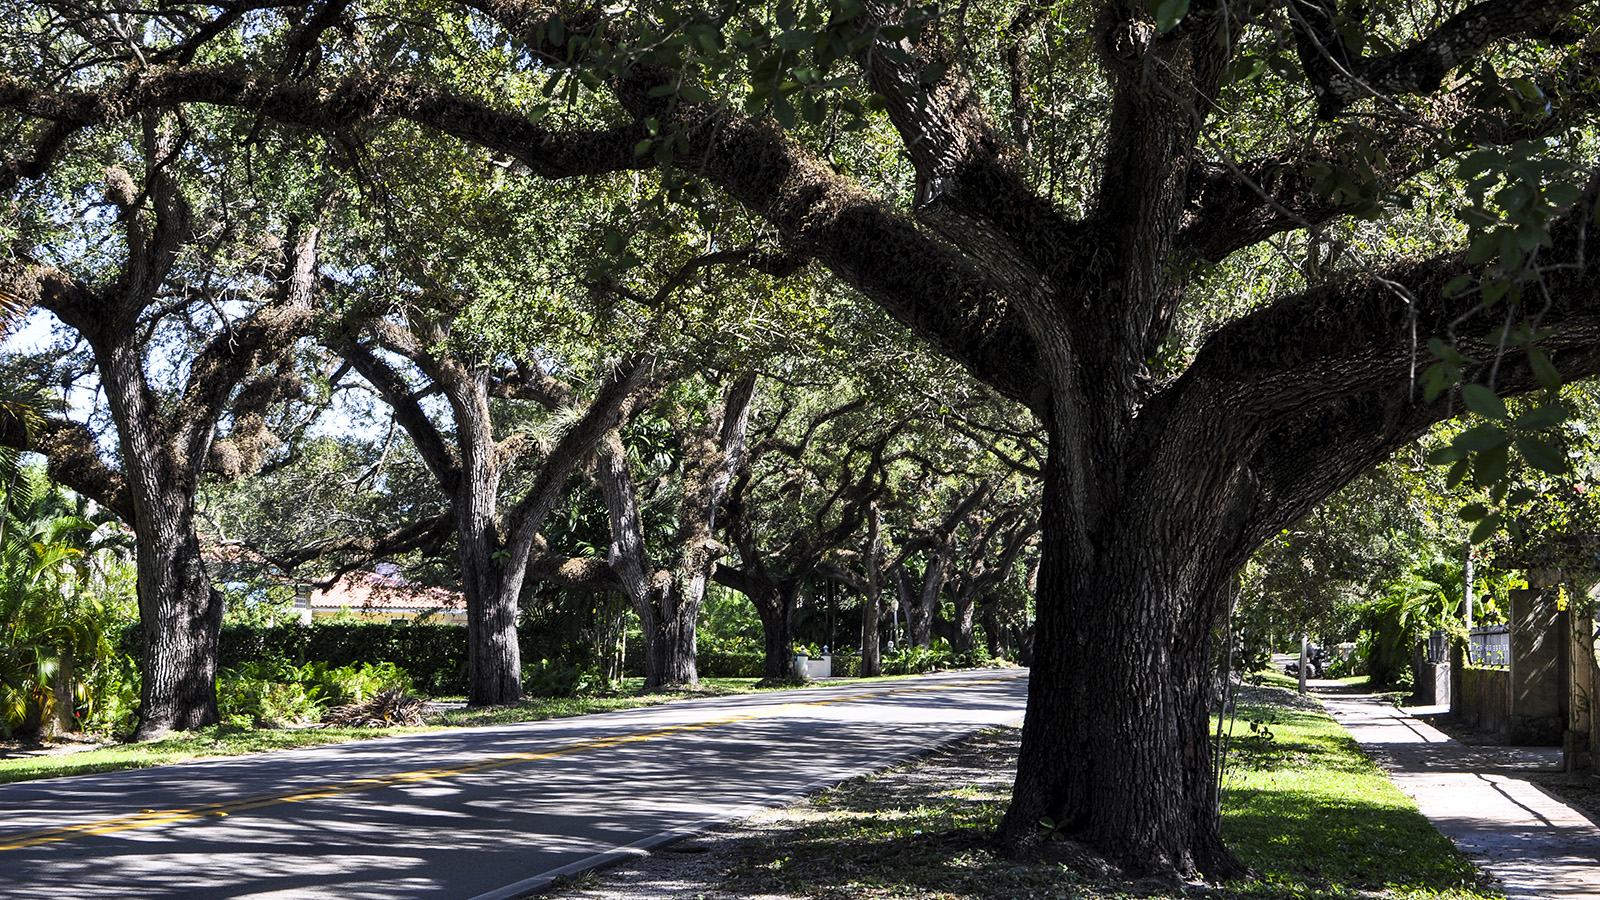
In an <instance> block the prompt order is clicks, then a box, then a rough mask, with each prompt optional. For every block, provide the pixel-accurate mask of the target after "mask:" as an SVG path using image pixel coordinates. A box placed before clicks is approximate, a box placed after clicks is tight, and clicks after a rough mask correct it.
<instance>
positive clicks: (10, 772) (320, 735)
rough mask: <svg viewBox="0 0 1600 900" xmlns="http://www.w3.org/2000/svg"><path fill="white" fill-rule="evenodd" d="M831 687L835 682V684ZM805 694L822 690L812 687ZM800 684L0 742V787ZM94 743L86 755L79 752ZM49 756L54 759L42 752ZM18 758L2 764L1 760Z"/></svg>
mask: <svg viewBox="0 0 1600 900" xmlns="http://www.w3.org/2000/svg"><path fill="white" fill-rule="evenodd" d="M905 677H908V676H893V675H892V676H883V677H881V678H868V679H853V680H852V681H851V682H850V683H852V684H861V683H867V682H874V681H894V680H898V679H901V678H905ZM835 683H837V682H835ZM810 684H811V686H813V687H815V686H820V684H821V683H818V682H812V683H810ZM803 686H804V685H800V684H770V685H763V684H761V683H760V682H759V680H758V679H755V678H703V679H701V680H700V683H699V684H698V685H697V686H696V687H694V688H686V689H681V690H676V691H646V690H645V689H644V679H643V678H629V679H624V680H623V681H621V682H618V683H617V684H616V685H615V686H614V687H613V689H611V690H608V691H605V692H601V693H594V694H582V695H573V696H559V697H527V698H524V699H522V700H520V701H518V702H516V703H511V704H506V705H503V706H488V707H467V706H464V705H460V700H459V698H445V699H444V700H443V701H442V702H440V703H435V704H430V705H429V706H428V712H427V714H426V716H425V721H424V723H423V724H421V725H415V726H396V727H376V728H374V727H368V728H348V727H334V726H327V725H300V726H295V727H273V726H270V725H264V724H253V723H251V722H250V721H249V719H248V718H247V717H243V716H234V717H232V718H231V719H230V721H228V722H224V723H222V724H218V725H212V726H209V727H207V728H202V729H199V730H197V731H188V732H174V733H172V734H169V735H167V736H166V737H164V738H162V739H160V740H155V741H142V742H137V743H115V742H112V741H111V740H110V739H109V738H104V737H96V736H93V735H77V736H75V738H74V739H71V740H63V741H61V742H59V743H55V744H49V745H46V744H39V743H36V742H35V743H26V744H25V743H22V742H16V741H12V742H9V743H6V742H0V784H8V783H11V782H16V781H33V780H36V779H40V778H56V777H59V776H63V775H86V774H90V773H94V772H114V771H118V770H122V769H142V768H147V767H150V766H162V765H168V764H171V763H179V762H185V761H187V760H191V759H200V758H202V757H208V756H237V755H240V754H243V753H260V752H264V751H270V750H292V749H295V748H299V747H316V746H321V745H324V744H338V743H343V742H345V741H359V740H370V739H372V738H380V737H391V736H394V735H399V734H415V733H418V732H424V731H437V730H439V729H443V728H473V727H477V726H484V725H511V724H515V723H517V722H537V721H542V720H545V719H562V718H568V717H571V716H584V715H589V714H591V713H605V712H615V711H617V710H623V709H635V708H638V707H643V706H659V705H661V704H665V703H673V702H676V701H680V700H690V699H695V698H700V697H720V696H726V695H729V694H751V693H756V692H760V691H774V690H787V689H793V688H795V687H803ZM96 742H101V743H100V745H99V746H95V747H93V749H81V748H82V747H84V746H85V745H86V744H93V743H96ZM50 748H54V749H55V750H56V751H58V752H48V750H49V749H50ZM8 750H9V752H12V753H19V752H20V753H21V754H22V755H18V756H12V757H11V758H6V753H7V752H8Z"/></svg>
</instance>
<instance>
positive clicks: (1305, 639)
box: [1300, 631, 1311, 694]
mask: <svg viewBox="0 0 1600 900" xmlns="http://www.w3.org/2000/svg"><path fill="white" fill-rule="evenodd" d="M1310 643H1311V638H1310V636H1308V635H1307V634H1306V633H1305V632H1303V631H1302V632H1300V693H1302V694H1304V693H1305V692H1306V645H1307V644H1310Z"/></svg>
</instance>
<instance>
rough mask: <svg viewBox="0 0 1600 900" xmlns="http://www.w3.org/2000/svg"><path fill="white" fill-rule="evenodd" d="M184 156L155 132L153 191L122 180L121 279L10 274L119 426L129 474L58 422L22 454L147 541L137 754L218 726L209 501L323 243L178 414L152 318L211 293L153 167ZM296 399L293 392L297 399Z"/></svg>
mask: <svg viewBox="0 0 1600 900" xmlns="http://www.w3.org/2000/svg"><path fill="white" fill-rule="evenodd" d="M176 149H177V147H176V144H175V142H174V140H173V139H172V137H171V136H170V135H169V134H168V132H167V131H166V130H165V128H164V127H163V126H162V125H161V124H160V123H158V122H157V121H155V120H154V119H151V120H148V121H147V123H146V126H145V129H144V146H143V150H144V152H145V155H146V157H147V159H148V160H150V161H151V162H152V165H151V167H150V168H151V169H152V170H153V174H151V175H150V176H149V178H148V180H147V184H146V185H145V187H144V190H143V191H142V192H141V191H137V190H135V187H134V184H133V181H132V178H131V177H130V176H129V175H128V173H127V172H125V171H123V170H121V169H116V168H113V169H112V170H110V172H109V173H108V177H107V183H106V191H105V193H106V198H107V199H108V200H109V201H110V202H111V203H112V204H113V205H114V206H116V208H118V209H119V211H120V212H121V221H122V227H123V228H124V229H125V231H126V237H127V246H128V248H129V252H128V256H127V258H126V259H125V260H124V261H123V263H122V268H121V271H120V272H118V273H117V275H116V277H114V278H112V279H110V280H109V281H108V282H107V283H104V284H89V283H80V282H78V281H76V280H74V279H73V278H72V277H71V276H70V275H68V274H66V273H65V272H62V271H61V270H59V269H56V268H54V267H50V266H41V265H30V264H28V263H27V262H25V261H23V262H20V263H14V264H13V265H11V266H10V267H8V268H7V269H6V270H3V271H0V282H3V283H0V287H3V288H4V289H5V290H6V291H7V292H9V293H11V294H14V295H16V296H19V297H23V298H25V299H27V300H28V301H30V302H32V303H35V304H37V305H39V306H42V307H44V308H46V309H49V310H51V311H52V312H54V313H55V314H56V316H57V317H59V318H60V319H61V321H62V322H64V323H66V324H67V325H68V326H69V327H71V328H73V329H74V330H75V331H77V332H78V334H80V335H81V336H82V337H83V339H84V340H85V341H86V342H87V343H88V345H89V347H90V350H91V352H92V353H93V358H94V363H95V369H96V372H97V373H98V374H99V377H100V383H101V385H102V388H103V390H104V392H105V397H106V400H107V403H108V405H109V407H110V412H111V418H112V421H113V422H114V423H115V424H116V428H117V442H118V447H119V449H120V454H119V456H120V458H119V460H118V462H119V463H120V469H118V468H113V467H112V466H111V465H110V464H108V463H106V462H105V461H103V460H102V459H100V457H99V454H98V452H97V450H96V447H95V442H94V438H93V436H92V435H90V434H89V433H88V431H87V429H85V428H84V427H83V426H81V425H78V424H76V423H73V422H70V421H67V420H64V419H53V420H51V421H50V422H48V423H47V424H46V426H45V428H44V429H43V431H42V432H41V434H40V436H39V438H38V440H37V441H34V442H32V443H30V442H28V441H26V440H25V439H24V440H22V441H20V442H16V445H18V446H22V447H23V448H24V449H30V450H35V451H37V452H40V453H42V454H45V455H46V457H47V458H48V459H49V460H50V463H49V465H50V472H51V476H52V477H53V478H56V479H57V480H59V481H61V482H62V483H64V484H66V485H67V486H69V487H71V488H73V489H75V490H77V491H79V492H80V493H83V494H84V495H85V496H88V497H92V498H93V499H95V500H96V501H98V502H100V503H102V504H104V505H106V506H107V507H108V508H110V509H111V510H113V511H114V512H116V513H117V515H118V516H119V517H121V518H122V519H123V521H125V522H127V523H128V524H129V525H130V526H131V527H132V528H133V530H134V534H135V559H136V565H137V571H138V582H137V593H138V605H139V620H140V632H141V636H142V638H143V655H142V658H141V660H140V676H141V682H140V701H139V724H138V727H137V729H136V730H135V733H134V737H135V739H137V740H150V739H154V738H157V737H160V736H162V735H164V734H166V733H167V732H168V731H171V730H174V729H176V730H191V729H195V728H201V727H204V726H206V725H211V724H214V723H216V722H217V721H218V718H219V717H218V711H217V694H216V681H215V679H216V670H217V653H218V644H219V640H220V635H221V629H222V613H223V598H222V594H221V593H220V592H218V591H217V590H215V589H214V588H213V587H212V585H211V578H210V574H209V572H208V571H207V568H206V564H205V560H204V559H203V558H202V556H201V549H200V541H199V538H198V537H197V535H196V532H195V494H196V492H197V491H198V490H199V487H200V479H201V477H202V475H204V474H205V473H206V472H207V471H210V470H213V469H216V470H220V471H222V472H223V473H224V474H227V475H237V474H239V473H240V469H239V466H240V461H239V460H238V459H237V458H235V457H236V448H233V447H231V446H230V449H233V450H235V454H229V456H230V458H229V459H227V460H220V459H218V458H217V455H216V454H214V453H213V452H212V451H213V448H214V441H215V436H216V429H217V424H218V422H219V421H220V420H221V419H222V417H223V416H224V414H225V413H227V412H228V411H229V408H230V403H231V402H232V401H233V400H234V399H235V395H236V389H237V388H239V386H240V385H241V384H242V383H244V382H245V381H246V380H247V379H248V378H250V377H251V376H252V375H253V374H254V373H256V372H257V371H258V370H260V369H262V368H263V367H266V366H269V365H272V364H275V363H277V362H278V361H280V360H281V359H282V358H283V355H284V354H285V353H287V351H288V350H289V349H290V348H291V347H292V346H293V345H294V343H295V341H296V340H297V339H298V338H300V337H302V336H304V335H306V334H308V333H309V330H310V323H311V320H312V305H311V303H312V298H313V294H314V289H315V262H316V256H317V248H318V241H319V230H318V229H317V228H316V227H306V228H302V229H299V230H298V231H297V232H296V233H293V234H291V235H290V236H289V240H288V241H286V242H284V251H283V254H282V257H281V258H280V259H279V260H277V262H276V264H275V265H274V271H273V272H272V273H271V275H272V279H271V280H272V282H273V283H274V285H275V288H274V290H275V294H274V295H273V296H270V297H263V298H258V299H259V305H258V307H257V308H256V310H255V311H254V312H252V313H251V314H249V315H248V316H246V317H244V318H242V319H240V320H237V321H235V322H232V323H231V324H230V325H228V327H226V328H224V329H222V330H221V333H220V334H218V335H216V336H215V337H213V338H212V339H211V340H210V341H209V342H208V343H206V344H204V345H203V346H202V347H201V349H200V350H199V352H198V353H197V354H196V355H195V356H194V357H193V359H192V360H191V362H190V365H189V371H188V377H187V379H186V380H185V382H184V383H183V384H182V385H180V386H179V391H180V393H179V395H178V397H177V400H176V402H175V403H173V404H171V405H170V406H165V405H164V404H163V403H162V402H161V400H160V399H159V398H158V396H157V393H156V391H155V390H154V389H153V388H152V387H151V385H150V382H149V380H148V378H147V375H146V369H145V366H146V362H145V355H146V353H147V350H148V348H147V347H146V346H144V344H143V340H144V337H145V336H147V335H148V333H149V326H148V323H147V322H146V321H144V318H143V317H144V316H145V315H146V312H147V311H148V310H150V309H151V308H152V307H154V306H157V305H158V301H159V300H160V298H162V297H163V296H165V295H166V293H167V292H169V291H170V292H173V293H176V294H183V293H184V292H186V291H193V295H194V296H203V295H204V292H205V288H204V287H201V286H200V285H199V284H193V285H191V284H187V283H185V282H184V280H183V279H184V277H185V276H184V275H183V274H182V273H180V272H178V271H177V270H176V263H177V260H178V255H179V253H180V251H181V250H182V249H183V248H184V247H185V245H186V244H187V243H188V242H189V241H191V240H192V239H194V237H195V230H194V226H193V216H192V212H191V210H190V208H189V205H188V202H187V201H186V200H185V199H184V197H183V195H182V191H181V189H180V188H179V185H178V183H177V181H176V178H175V176H174V175H173V174H172V173H171V172H170V171H169V170H168V169H166V168H163V167H159V166H155V165H154V164H153V161H154V160H157V159H160V158H162V157H163V156H165V155H167V154H170V153H174V152H176ZM41 174H42V173H41ZM292 388H293V384H292V379H291V380H290V383H289V384H287V386H286V387H285V389H289V390H292ZM263 396H264V395H263ZM257 399H258V400H260V399H262V397H257ZM236 418H237V421H236V423H235V432H236V434H235V436H236V437H242V436H241V435H239V434H238V432H240V431H242V430H243V427H244V426H243V425H242V424H241V423H243V422H245V421H247V417H246V416H243V415H241V416H237V417H236ZM257 423H258V424H259V420H257ZM7 437H8V438H17V437H24V438H25V436H23V435H15V434H12V435H7Z"/></svg>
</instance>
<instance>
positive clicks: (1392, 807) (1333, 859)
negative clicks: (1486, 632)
mask: <svg viewBox="0 0 1600 900" xmlns="http://www.w3.org/2000/svg"><path fill="white" fill-rule="evenodd" d="M1245 699H1246V700H1247V701H1254V702H1241V703H1240V704H1239V715H1238V719H1237V720H1236V724H1235V728H1234V731H1235V733H1236V735H1237V737H1236V738H1235V740H1234V742H1233V751H1234V752H1233V754H1232V755H1231V757H1230V762H1231V767H1230V770H1229V772H1228V776H1227V781H1226V783H1225V793H1224V795H1223V811H1222V815H1223V836H1224V838H1225V839H1226V840H1227V841H1228V845H1229V846H1230V847H1232V848H1233V850H1234V852H1235V853H1236V854H1237V855H1238V856H1239V858H1240V859H1241V860H1242V861H1243V862H1245V863H1246V864H1247V865H1249V866H1251V867H1252V868H1254V869H1256V870H1257V871H1259V872H1261V873H1262V874H1263V876H1264V880H1263V882H1262V884H1261V885H1260V886H1259V887H1260V890H1261V891H1263V892H1264V893H1260V894H1259V895H1260V896H1271V897H1276V896H1284V897H1297V896H1333V897H1343V896H1352V897H1354V896H1362V895H1363V893H1364V892H1372V891H1384V892H1388V895H1389V896H1396V897H1477V896H1497V895H1495V894H1493V893H1488V894H1481V893H1478V892H1477V891H1475V890H1474V887H1473V886H1474V885H1475V883H1476V879H1477V872H1476V870H1475V869H1474V867H1473V866H1472V864H1471V863H1470V862H1468V861H1467V860H1466V859H1465V858H1464V857H1462V856H1461V855H1460V854H1459V853H1457V852H1456V851H1455V849H1454V847H1452V846H1451V844H1450V842H1449V841H1448V840H1447V839H1446V838H1445V837H1444V836H1443V835H1441V834H1439V832H1438V831H1436V830H1434V828H1433V826H1431V825H1429V824H1428V822H1427V820H1426V819H1424V818H1423V817H1422V814H1421V813H1419V812H1418V811H1417V808H1416V806H1415V805H1414V804H1413V803H1412V802H1411V800H1410V798H1408V797H1406V796H1405V795H1404V794H1402V793H1400V791H1399V790H1398V789H1397V788H1395V787H1394V785H1392V784H1390V783H1389V779H1388V778H1386V777H1385V776H1384V775H1383V773H1382V772H1380V771H1379V770H1378V768H1377V767H1376V766H1374V765H1373V764H1372V762H1371V761H1369V760H1368V759H1367V758H1366V757H1365V756H1364V755H1362V753H1361V751H1360V750H1359V749H1358V748H1357V747H1356V744H1355V741H1354V740H1353V739H1352V738H1351V737H1350V736H1349V735H1348V734H1346V733H1345V731H1344V730H1343V729H1342V728H1340V727H1339V726H1338V725H1337V724H1335V723H1334V721H1333V720H1332V719H1330V718H1328V717H1327V716H1326V715H1324V714H1323V713H1322V712H1320V711H1318V710H1315V709H1314V708H1313V707H1312V705H1311V704H1309V703H1306V702H1305V701H1301V700H1299V699H1298V698H1295V697H1293V696H1290V695H1285V694H1284V692H1281V691H1272V690H1257V691H1253V692H1251V693H1250V694H1249V695H1247V696H1246V697H1245ZM1251 723H1255V724H1256V726H1257V729H1256V730H1255V731H1254V732H1252V731H1251V729H1250V724H1251ZM1263 729H1264V730H1263ZM1248 896H1257V894H1256V893H1250V894H1248Z"/></svg>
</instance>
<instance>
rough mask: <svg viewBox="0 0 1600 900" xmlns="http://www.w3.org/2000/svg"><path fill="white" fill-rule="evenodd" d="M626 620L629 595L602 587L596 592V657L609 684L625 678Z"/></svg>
mask: <svg viewBox="0 0 1600 900" xmlns="http://www.w3.org/2000/svg"><path fill="white" fill-rule="evenodd" d="M627 621H628V600H627V598H626V597H623V596H622V595H620V594H616V593H613V592H611V591H602V592H600V594H599V595H597V597H596V599H595V605H594V659H595V667H596V668H597V669H598V670H599V673H600V678H601V680H603V681H604V682H605V683H606V684H614V683H616V682H617V681H620V680H621V679H622V666H623V662H624V660H623V658H622V657H623V653H624V652H625V650H626V646H627V644H626V638H627V627H626V626H627Z"/></svg>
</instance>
